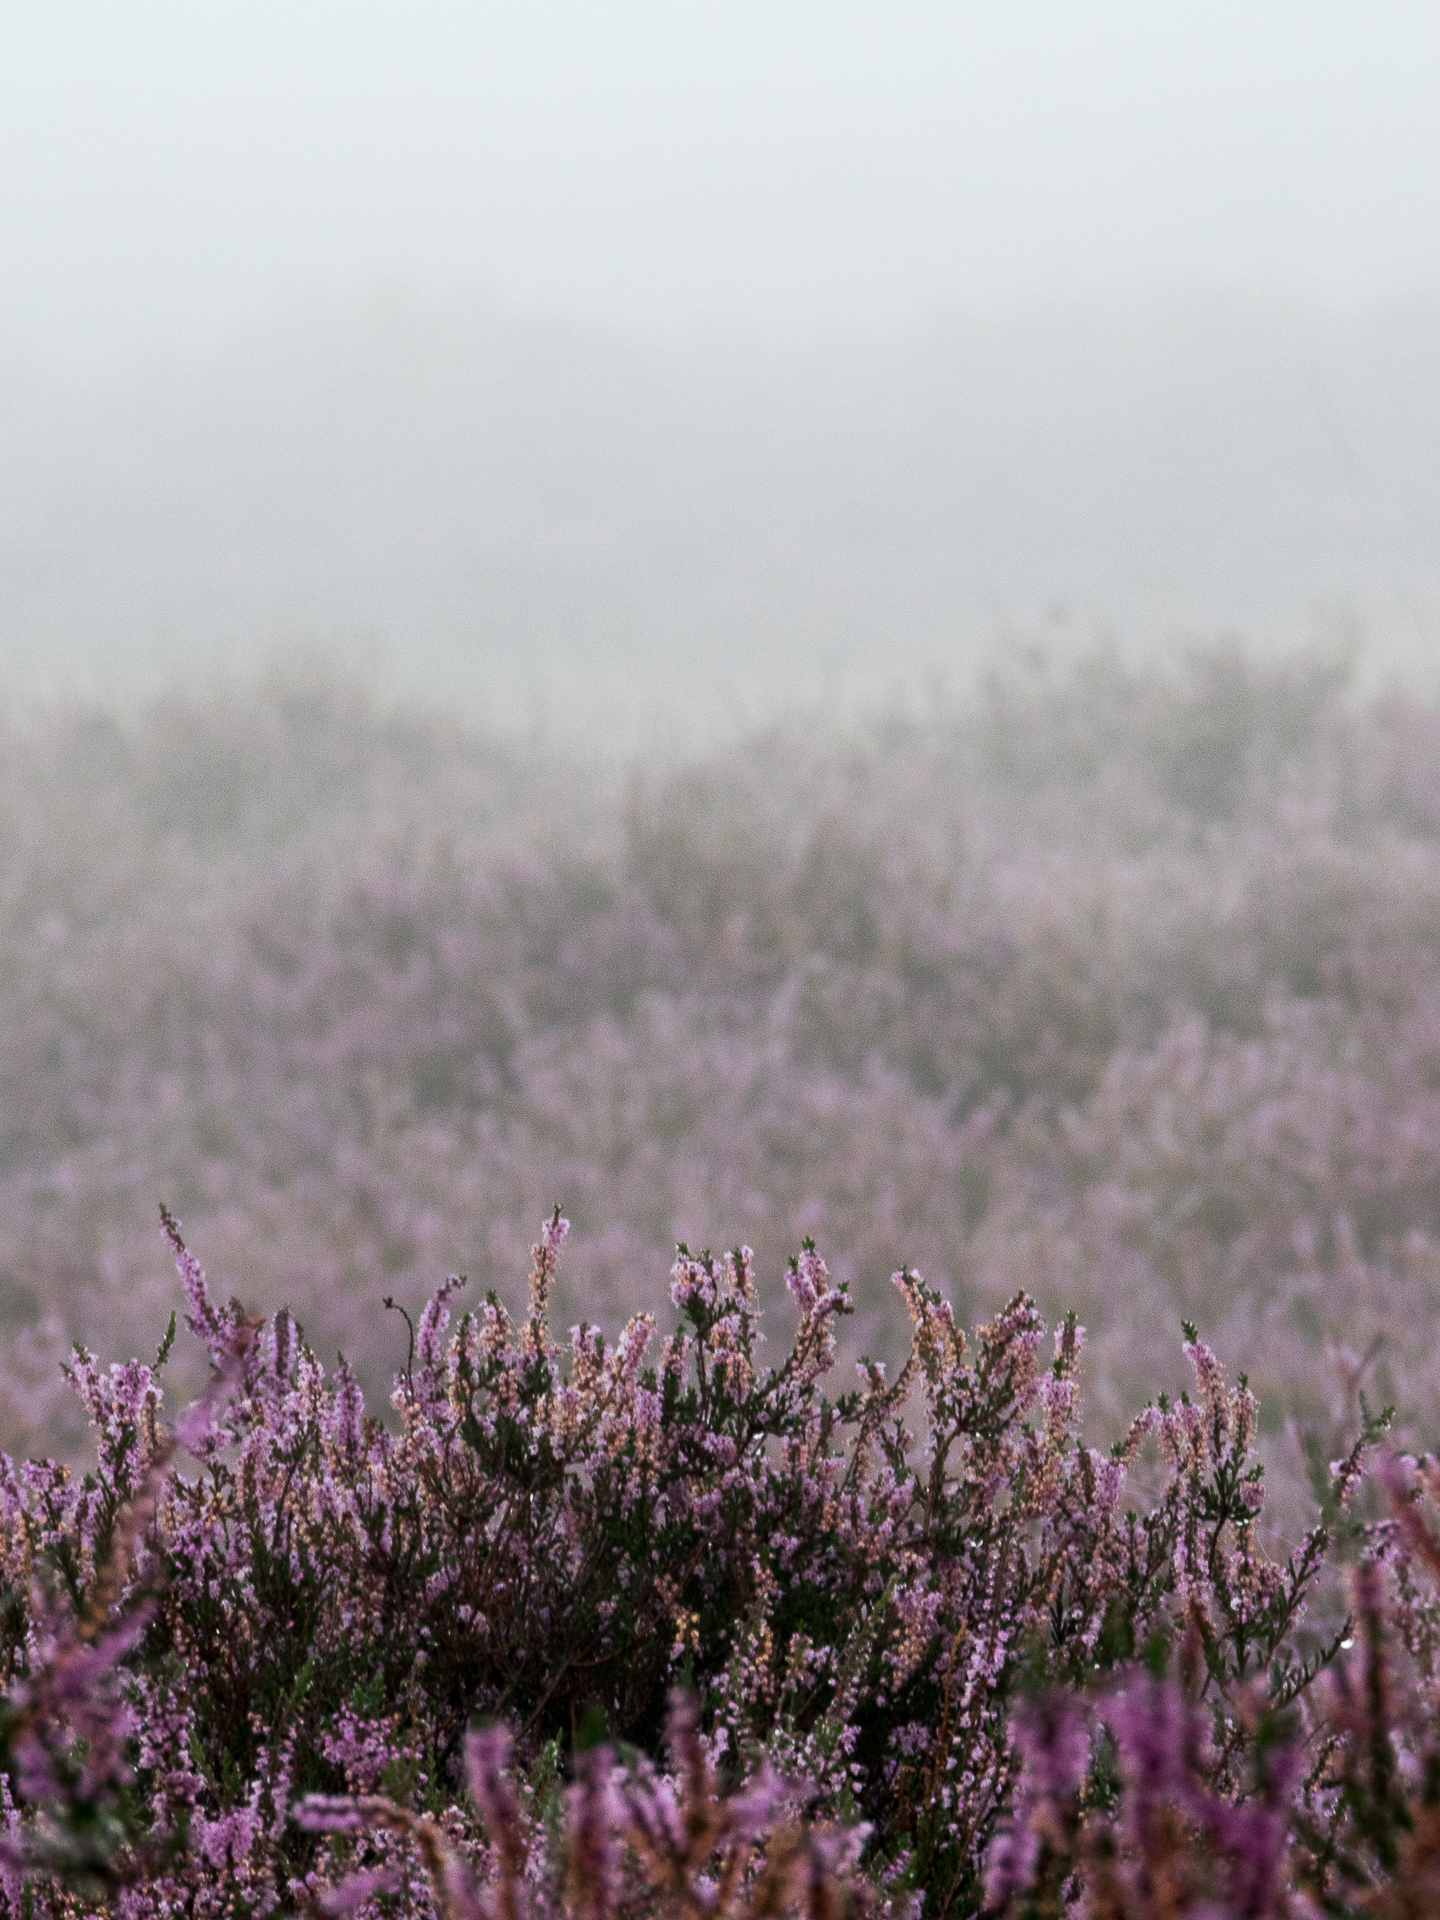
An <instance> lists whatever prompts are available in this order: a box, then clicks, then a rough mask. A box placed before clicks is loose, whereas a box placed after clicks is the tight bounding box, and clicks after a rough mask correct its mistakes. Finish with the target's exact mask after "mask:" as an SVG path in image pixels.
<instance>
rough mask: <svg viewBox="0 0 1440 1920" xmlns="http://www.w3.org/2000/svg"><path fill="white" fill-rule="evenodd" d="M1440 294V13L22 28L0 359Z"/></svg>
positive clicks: (6, 161) (9, 71) (482, 9)
mask: <svg viewBox="0 0 1440 1920" xmlns="http://www.w3.org/2000/svg"><path fill="white" fill-rule="evenodd" d="M1196 284H1201V285H1205V286H1207V287H1210V288H1212V289H1215V290H1218V291H1221V292H1226V293H1238V294H1263V295H1275V294H1279V295H1281V296H1283V297H1289V298H1298V299H1299V300H1301V301H1304V302H1321V303H1324V304H1328V305H1331V306H1335V307H1339V308H1341V309H1342V310H1344V309H1351V310H1353V309H1355V308H1358V307H1364V306H1367V305H1373V304H1375V303H1384V302H1386V301H1389V300H1391V299H1395V298H1401V297H1404V296H1406V295H1408V294H1411V293H1414V292H1429V293H1433V292H1435V291H1436V290H1437V289H1440V6H1437V5H1436V4H1434V0H1420V3H1419V4H1414V3H1412V4H1386V0H1366V4H1364V5H1359V4H1356V0H1347V3H1346V4H1328V3H1326V0H1304V3H1303V4H1295V3H1292V0H1266V3H1265V4H1256V3H1255V0H1246V3H1245V4H1232V3H1230V0H1206V4H1204V5H1194V4H1189V3H1188V0H1185V3H1183V4H1182V0H1144V3H1143V4H1102V3H1100V0H1091V3H1090V4H1085V5H1080V4H1059V3H1058V0H1045V3H1043V4H1042V3H1040V0H1031V3H1030V4H1025V3H1024V0H1020V3H1016V0H1011V3H1010V4H1004V5H1002V4H998V0H997V3H996V4H987V5H977V4H964V3H963V0H950V4H944V5H941V4H915V3H913V0H912V3H910V4H906V3H905V0H886V3H885V4H883V5H882V4H874V5H869V6H863V7H857V6H854V5H848V4H840V3H839V0H826V3H825V4H823V5H809V4H803V5H802V4H788V5H787V4H784V3H783V0H766V3H764V4H750V3H749V0H725V3H724V4H722V5H713V4H703V5H702V4H694V3H693V0H692V3H685V0H664V3H663V4H652V3H645V0H606V4H604V5H600V4H586V5H580V4H553V3H551V4H542V0H523V4H522V3H521V0H510V4H507V5H505V6H503V7H497V6H485V5H475V4H473V3H472V4H465V5H435V4H430V5H426V4H415V3H413V0H412V3H410V4H406V5H404V6H400V5H396V4H394V0H389V3H388V4H381V5H376V4H372V3H371V0H344V3H343V4H335V3H334V0H284V4H275V0H247V3H246V4H245V5H243V6H241V5H239V4H234V5H225V6H221V5H214V4H207V5H197V4H195V0H187V3H186V4H183V5H158V4H147V3H146V0H128V3H127V4H126V5H125V6H123V7H118V6H115V5H114V4H113V0H100V3H98V4H96V3H83V4H82V3H81V0H51V3H50V4H47V5H44V6H38V5H35V4H33V3H32V0H23V3H21V0H0V343H3V342H5V341H6V340H8V342H9V343H10V344H11V345H12V346H15V345H18V346H21V347H22V348H24V349H27V350H29V351H30V352H34V353H39V354H42V355H43V356H45V357H47V358H50V359H53V360H54V361H56V362H57V363H59V364H61V365H64V364H67V363H68V364H69V365H71V366H79V365H83V364H86V363H88V364H91V365H95V364H97V363H98V364H100V365H103V364H104V363H105V362H107V361H109V360H110V359H111V358H112V357H113V356H114V355H116V354H117V353H118V354H121V355H123V354H126V353H128V352H129V351H130V350H132V349H134V348H135V347H137V346H144V345H153V346H157V347H161V348H165V347H173V346H175V345H182V346H183V345H194V346H195V347H197V348H198V349H201V350H204V349H206V348H208V347H210V346H211V345H214V344H218V343H219V342H220V341H222V340H223V339H224V338H225V337H226V336H227V335H230V334H233V333H235V332H237V331H242V330H244V329H245V328H246V327H247V326H248V325H249V324H250V323H251V322H252V321H254V320H256V319H258V318H261V317H263V316H264V315H266V314H267V313H270V312H273V311H274V310H276V309H277V308H279V307H282V306H293V305H295V304H296V303H297V302H298V303H300V304H302V305H303V304H308V303H309V302H311V301H313V300H315V299H316V298H317V297H319V298H323V299H334V298H337V297H338V298H341V299H345V298H348V297H349V296H351V295H353V294H354V293H356V292H360V291H365V290H367V289H373V288H375V287H376V286H390V287H402V288H405V289H407V290H408V291H409V292H411V293H412V294H416V295H419V296H421V297H424V298H431V297H441V298H446V297H449V296H451V295H453V294H454V293H456V292H480V293H482V294H485V295H489V296H493V297H498V298H499V299H500V300H501V301H502V302H504V303H506V304H508V305H511V306H513V307H517V308H519V309H521V310H526V309H539V310H546V311H551V312H556V311H559V312H563V313H566V314H569V315H571V316H573V317H574V318H577V319H581V320H584V321H590V322H594V321H600V322H605V323H614V324H618V325H619V326H621V327H622V328H623V329H625V330H627V331H629V330H633V329H646V330H649V329H656V328H658V329H663V330H671V329H677V328H688V327H690V326H693V325H694V324H696V323H697V322H698V323H719V324H721V325H733V326H739V327H741V328H743V329H745V330H748V331H756V332H763V333H781V334H792V335H793V334H794V333H795V332H796V331H797V330H798V331H800V332H804V331H805V330H807V329H809V328H811V327H813V326H815V325H817V324H820V325H827V324H839V325H842V326H849V325H861V326H881V327H888V326H890V325H894V324H904V323H906V322H909V321H911V320H913V319H915V318H916V317H923V316H925V315H926V314H927V313H933V312H934V310H936V309H937V308H938V309H947V308H950V309H957V308H958V309H960V310H966V311H970V312H974V313H978V314H982V315H983V314H987V313H988V314H994V313H997V312H1003V311H1005V310H1006V309H1007V308H1012V307H1017V306H1026V305H1030V304H1031V303H1033V302H1034V301H1035V300H1037V299H1046V300H1048V299H1058V300H1060V301H1068V300H1070V299H1072V298H1075V297H1077V296H1079V297H1096V296H1098V297H1100V298H1102V299H1105V300H1121V301H1123V300H1127V299H1129V298H1131V297H1144V296H1146V295H1148V294H1149V293H1152V292H1153V291H1155V290H1156V289H1157V288H1159V289H1166V288H1169V289H1173V288H1174V287H1176V286H1177V285H1179V286H1187V285H1196Z"/></svg>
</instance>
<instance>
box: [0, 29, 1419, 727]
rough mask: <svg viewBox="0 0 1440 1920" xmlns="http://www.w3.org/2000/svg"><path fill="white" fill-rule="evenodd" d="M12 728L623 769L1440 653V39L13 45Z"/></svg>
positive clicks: (291, 40) (1227, 36) (6, 506)
mask: <svg viewBox="0 0 1440 1920" xmlns="http://www.w3.org/2000/svg"><path fill="white" fill-rule="evenodd" d="M4 54H5V57H4V59H3V61H0V256H3V258H4V260H5V262H6V270H5V274H4V277H3V284H0V681H3V685H4V687H5V688H6V689H7V690H8V691H9V692H10V693H11V694H23V693H26V692H31V691H35V690H53V689H55V688H56V687H61V688H63V687H74V686H81V687H88V688H91V689H98V690H100V691H101V692H103V693H104V694H106V695H107V696H108V697H120V696H122V695H125V694H127V693H133V692H134V691H136V690H137V689H142V688H143V689H144V690H147V691H153V690H154V689H155V688H156V687H157V686H160V685H164V684H173V683H174V681H175V680H176V679H177V678H181V679H190V680H194V679H196V678H199V679H204V678H205V677H206V676H207V675H209V674H212V673H213V672H215V671H217V670H224V671H230V672H233V671H235V670H236V669H237V667H243V666H244V664H245V663H246V662H247V661H249V660H251V659H255V658H261V657H265V656H267V655H273V654H274V653H275V652H276V651H280V652H282V653H287V652H289V651H291V650H293V649H294V647H295V646H296V645H302V646H312V647H313V646H320V647H323V648H329V649H331V650H335V651H339V652H341V653H344V654H347V655H348V656H349V657H351V658H361V659H364V660H366V661H368V662H370V663H371V664H372V665H373V666H377V667H378V668H380V669H381V670H383V672H384V673H385V674H386V675H387V676H388V678H389V680H390V683H391V684H392V685H395V686H399V687H401V688H404V689H407V690H411V691H419V692H423V693H425V694H426V695H428V696H430V697H439V698H443V699H444V700H445V701H446V702H447V703H452V702H458V703H459V704H460V705H462V706H463V707H464V708H465V709H466V710H467V711H471V712H473V713H475V714H477V715H479V716H484V717H487V718H490V719H498V720H501V721H503V722H507V723H508V722H515V721H520V722H523V723H527V724H528V723H531V722H533V721H534V720H535V719H536V717H537V716H540V715H549V716H551V717H559V716H563V717H564V718H565V719H566V721H567V723H568V724H570V725H572V726H574V727H575V728H577V729H579V730H581V731H585V730H588V731H590V732H591V733H592V734H593V735H597V736H598V735H599V734H600V733H602V732H603V733H604V734H605V735H606V737H620V736H626V737H628V736H630V735H632V734H633V733H634V732H635V730H636V728H637V727H639V726H642V725H644V724H647V723H648V722H649V721H650V720H651V719H653V717H654V716H655V715H656V714H662V713H663V714H664V715H665V716H667V717H669V718H672V719H673V718H676V717H688V718H689V719H690V720H691V721H698V720H703V721H704V723H705V724H714V723H716V722H717V721H719V720H722V719H725V720H731V719H736V718H738V719H740V720H741V721H751V720H754V719H756V718H757V717H759V716H760V715H762V714H763V713H765V712H767V711H769V710H771V709H772V708H774V707H775V706H777V705H779V706H784V705H786V704H791V703H793V702H795V701H797V700H800V701H814V700H816V699H821V700H826V701H832V702H833V701H841V702H844V703H847V704H854V705H859V706H865V705H867V704H871V703H873V702H874V701H875V700H876V699H891V700H893V699H895V698H912V699H913V698H918V697H925V693H924V690H925V689H928V688H932V687H933V686H934V685H935V684H936V682H937V680H938V681H939V682H941V683H952V682H957V683H958V682H963V681H964V680H965V679H966V677H967V676H968V675H969V674H970V673H971V672H972V670H973V668H974V666H975V664H976V662H977V661H981V660H984V659H988V658H991V657H993V655H994V654H995V652H996V651H997V650H999V651H1002V652H1003V651H1005V650H1009V649H1013V647H1014V646H1015V644H1016V642H1017V640H1024V641H1025V642H1026V643H1027V644H1031V643H1034V642H1035V641H1037V640H1041V641H1043V642H1044V643H1045V644H1060V645H1069V644H1071V643H1072V642H1074V641H1076V640H1079V641H1084V642H1089V641H1093V640H1094V638H1095V637H1096V636H1097V635H1099V634H1111V635H1114V636H1116V637H1118V638H1119V639H1120V640H1121V641H1123V642H1124V643H1126V644H1128V645H1130V646H1132V647H1135V648H1138V649H1147V648H1150V647H1152V646H1154V645H1155V644H1157V643H1159V642H1162V641H1163V640H1165V639H1166V638H1168V637H1171V636H1173V635H1176V634H1188V635H1193V634H1197V633H1198V634H1213V633H1216V632H1231V631H1233V632H1240V633H1244V634H1245V635H1247V636H1249V637H1250V638H1251V639H1252V640H1253V641H1255V642H1257V643H1260V642H1265V641H1267V640H1272V639H1277V638H1292V639H1293V638H1294V637H1296V636H1298V635H1303V634H1306V633H1311V632H1314V631H1317V630H1320V631H1331V630H1333V629H1335V628H1336V627H1337V626H1340V627H1348V628H1349V629H1351V630H1353V631H1355V632H1357V633H1359V634H1361V635H1362V636H1363V637H1364V639H1365V641H1366V643H1367V647H1368V655H1367V657H1368V658H1369V659H1370V660H1372V661H1373V662H1375V663H1377V665H1380V666H1382V667H1383V666H1386V665H1390V664H1400V665H1404V666H1406V667H1408V668H1410V669H1414V668H1417V667H1418V668H1420V669H1422V670H1423V669H1424V668H1425V667H1426V666H1427V665H1428V663H1429V661H1430V659H1431V657H1432V654H1433V651H1434V644H1435V635H1436V634H1437V632H1440V626H1437V624H1436V623H1437V618H1440V590H1437V588H1440V553H1437V542H1436V529H1437V524H1440V521H1437V512H1436V509H1437V504H1440V502H1437V490H1440V480H1437V474H1440V461H1437V458H1436V455H1437V452H1440V350H1437V341H1440V330H1437V319H1440V218H1437V215H1440V166H1437V164H1436V162H1437V159H1440V137H1437V135H1436V133H1435V128H1436V126H1437V124H1440V120H1437V117H1436V115H1435V112H1434V106H1435V101H1434V97H1433V96H1434V86H1433V75H1434V73H1435V72H1436V71H1440V21H1437V19H1436V17H1435V16H1434V14H1433V12H1432V11H1431V10H1429V9H1426V8H1422V7H1419V6H1408V7H1407V6H1391V7H1378V8H1372V9H1367V10H1366V14H1365V18H1364V21H1363V23H1362V22H1361V21H1360V20H1359V17H1358V16H1357V15H1356V14H1355V13H1354V10H1353V9H1348V8H1343V7H1315V6H1307V7H1304V8H1301V7H1299V6H1274V7H1269V8H1267V9H1265V11H1264V14H1263V16H1257V15H1256V13H1255V12H1254V10H1253V9H1244V8H1240V7H1207V8H1204V9H1200V8H1191V7H1175V8H1168V9H1166V10H1165V11H1164V14H1163V16H1157V15H1156V14H1155V12H1154V11H1153V10H1150V9H1144V8H1140V7H1124V6H1121V7H1111V8H1106V9H1103V10H1101V11H1100V12H1099V13H1095V12H1092V11H1090V10H1087V11H1086V13H1085V14H1084V15H1083V16H1082V15H1081V14H1080V13H1079V12H1078V11H1077V10H1074V9H1068V8H1064V7H1059V6H1054V5H1033V6H1028V7H1021V8H1012V9H1006V10H1003V11H1002V10H999V9H981V8H955V7H940V6H909V7H900V8H887V9H884V10H883V12H882V10H879V9H863V8H861V9H857V8H845V7H841V8H836V7H826V8H823V9H822V8H815V7H806V6H793V7H789V8H785V9H783V10H780V11H778V12H777V11H776V10H775V9H764V8H759V7H745V6H738V7H727V8H725V9H719V8H704V9H686V10H684V12H683V13H682V12H680V11H677V10H674V9H665V8H661V7H658V6H636V5H627V6H620V7H616V8H607V9H606V10H605V11H604V13H603V14H601V13H599V12H597V11H593V10H586V9H582V8H579V7H575V6H571V7H554V6H552V7H535V8H527V9H525V10H524V12H523V15H522V14H519V13H517V12H515V11H514V10H501V9H481V10H470V9H461V8H458V7H456V8H451V7H429V8H421V9H407V10H406V11H405V14H404V16H403V18H402V16H401V15H399V14H397V13H395V12H393V10H389V9H382V8H378V7H364V6H361V7H346V8H343V9H342V8H339V7H334V6H312V7H308V8H306V9H304V10H303V12H299V11H297V10H294V9H285V8H280V7H278V6H259V7H254V8H249V9H246V10H245V11H244V13H243V14H241V13H235V14H233V15H228V16H226V15H221V14H219V13H207V14H203V15H197V14H195V13H194V12H193V10H184V9H179V8H174V7H165V6H149V7H141V8H137V9H127V10H125V12H124V13H123V14H121V13H119V12H116V11H114V10H108V9H104V8H100V7H98V6H85V5H76V6H70V7H67V8H64V9H61V10H48V11H43V12H42V11H39V10H36V11H34V12H32V13H29V14H25V15H21V14H20V13H19V12H18V11H17V12H16V13H15V14H14V15H13V17H12V18H10V19H9V20H8V21H7V22H6V23H5V26H4Z"/></svg>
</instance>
